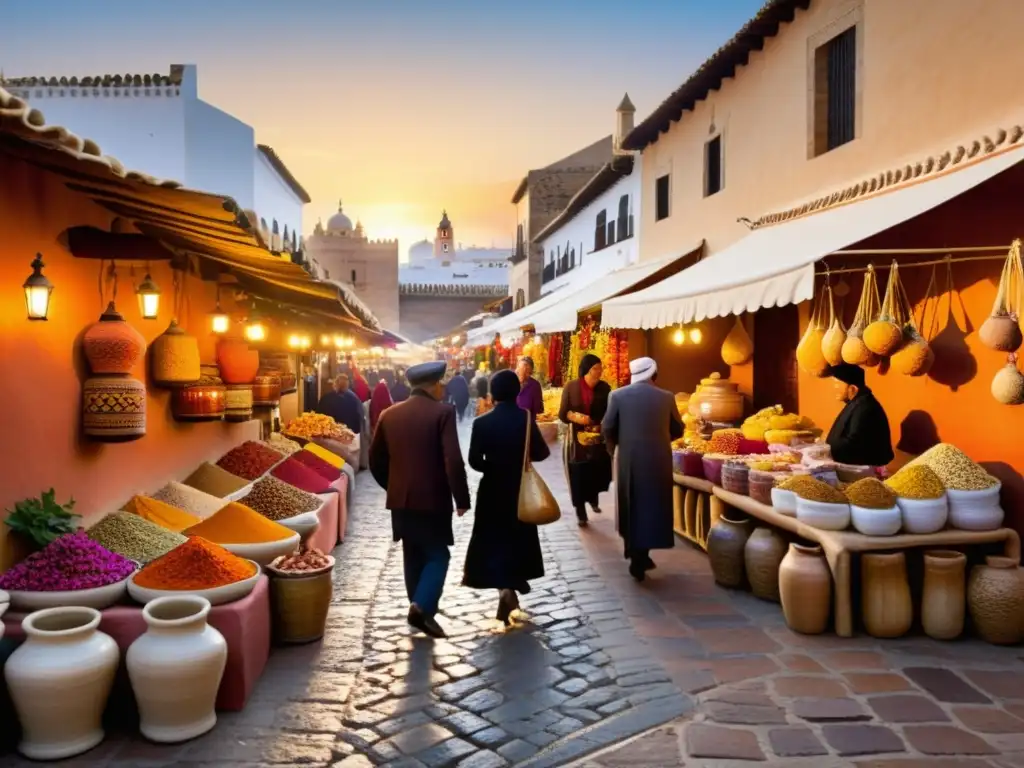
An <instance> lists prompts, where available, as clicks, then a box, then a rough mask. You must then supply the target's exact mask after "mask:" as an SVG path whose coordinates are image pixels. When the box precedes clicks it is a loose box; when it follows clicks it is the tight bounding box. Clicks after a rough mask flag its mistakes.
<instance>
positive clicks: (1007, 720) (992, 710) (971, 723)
mask: <svg viewBox="0 0 1024 768" xmlns="http://www.w3.org/2000/svg"><path fill="white" fill-rule="evenodd" d="M953 716H954V717H956V719H957V720H959V721H960V722H961V723H963V724H964V725H965V726H967V727H968V728H970V729H971V730H972V731H977V732H978V733H1024V720H1022V719H1021V718H1019V717H1016V716H1014V715H1011V714H1010V713H1009V712H1006V711H1005V710H1002V709H998V708H996V707H953Z"/></svg>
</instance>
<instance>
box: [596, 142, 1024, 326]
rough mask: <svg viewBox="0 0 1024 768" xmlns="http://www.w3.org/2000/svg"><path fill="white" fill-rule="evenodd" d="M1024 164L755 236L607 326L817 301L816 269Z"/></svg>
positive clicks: (636, 300)
mask: <svg viewBox="0 0 1024 768" xmlns="http://www.w3.org/2000/svg"><path fill="white" fill-rule="evenodd" d="M1021 160H1024V147H1022V146H1011V147H1010V148H1008V149H1006V150H1004V151H1001V152H998V153H995V154H992V155H989V156H987V157H984V159H980V160H977V161H975V162H972V163H970V164H966V163H965V164H963V165H956V166H955V168H956V169H955V170H952V171H950V172H947V173H944V174H942V175H935V176H929V177H927V178H926V179H921V180H917V181H913V182H911V183H909V184H907V185H905V186H901V187H896V188H894V189H892V190H891V191H886V192H882V193H879V194H875V195H873V196H871V197H866V198H864V199H861V200H854V201H852V202H849V203H846V204H841V205H837V206H836V207H833V208H829V209H826V210H824V211H821V212H820V213H810V214H808V215H804V216H801V217H799V218H793V219H791V220H789V221H786V222H785V223H782V224H776V225H774V226H767V227H764V228H763V229H757V230H754V231H753V232H751V233H750V234H749V235H747V236H746V237H744V238H743V239H742V240H740V241H738V242H736V243H734V244H733V245H731V246H729V247H728V248H726V249H725V250H723V251H721V252H720V253H717V254H715V255H713V256H711V257H709V258H707V259H705V260H704V261H701V262H699V263H697V264H695V265H694V266H693V267H691V268H690V269H687V270H684V271H682V272H680V273H679V274H677V275H674V276H673V277H670V278H668V279H666V280H663V281H662V282H660V283H658V284H656V285H653V286H651V287H650V288H647V289H645V290H642V291H637V292H635V293H631V294H629V295H627V296H620V297H619V298H616V299H611V300H609V301H607V302H605V304H604V307H603V309H602V320H601V323H602V325H606V326H608V327H612V328H663V327H665V326H669V325H674V324H675V323H691V322H696V321H699V320H704V319H706V318H712V317H721V316H725V315H735V314H740V313H743V312H753V311H755V310H757V309H760V308H762V307H774V306H784V305H786V304H793V303H799V302H802V301H809V300H811V299H812V298H814V264H815V262H817V261H818V260H819V259H821V258H823V257H825V256H827V255H828V254H830V253H832V252H833V251H837V250H840V249H842V248H846V247H849V246H850V245H852V244H854V243H857V242H860V241H861V240H864V239H866V238H868V237H871V236H873V235H876V234H878V233H879V232H883V231H885V230H886V229H889V228H890V227H893V226H895V225H897V224H900V223H901V222H904V221H907V220H909V219H911V218H913V217H915V216H918V215H920V214H922V213H924V212H926V211H929V210H931V209H932V208H935V207H936V206H938V205H941V204H942V203H944V202H946V201H948V200H952V199H953V198H955V197H957V196H958V195H960V194H963V193H964V192H966V191H967V190H969V189H971V188H972V187H975V186H977V185H978V184H981V183H982V182H984V181H986V180H988V179H990V178H992V177H993V176H995V175H997V174H999V173H1001V172H1003V171H1005V170H1007V169H1008V168H1011V167H1013V166H1014V165H1016V164H1017V163H1019V162H1021Z"/></svg>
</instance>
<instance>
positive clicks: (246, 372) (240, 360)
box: [217, 338, 260, 384]
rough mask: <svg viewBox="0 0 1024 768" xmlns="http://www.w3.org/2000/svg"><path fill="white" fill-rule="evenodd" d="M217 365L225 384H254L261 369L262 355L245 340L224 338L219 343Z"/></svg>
mask: <svg viewBox="0 0 1024 768" xmlns="http://www.w3.org/2000/svg"><path fill="white" fill-rule="evenodd" d="M217 365H218V366H219V367H220V377H221V379H223V381H224V383H225V384H252V382H253V380H254V379H255V378H256V373H257V371H259V369H260V353H259V352H258V351H257V350H255V349H250V348H249V343H248V342H247V341H245V339H229V338H223V339H221V340H220V341H218V342H217Z"/></svg>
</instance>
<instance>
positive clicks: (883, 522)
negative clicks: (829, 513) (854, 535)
mask: <svg viewBox="0 0 1024 768" xmlns="http://www.w3.org/2000/svg"><path fill="white" fill-rule="evenodd" d="M850 518H851V519H852V520H853V527H854V528H856V529H857V531H858V532H859V533H863V534H864V535H865V536H894V535H895V534H897V533H899V531H900V527H901V526H902V525H903V516H902V515H901V514H900V508H899V507H892V508H891V509H868V508H867V507H858V506H857V505H856V504H851V505H850Z"/></svg>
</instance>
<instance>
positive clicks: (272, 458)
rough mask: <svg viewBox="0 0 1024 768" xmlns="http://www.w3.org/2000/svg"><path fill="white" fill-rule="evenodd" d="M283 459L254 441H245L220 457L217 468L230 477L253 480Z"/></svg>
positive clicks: (272, 450) (275, 452) (278, 454)
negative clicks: (228, 473) (236, 476)
mask: <svg viewBox="0 0 1024 768" xmlns="http://www.w3.org/2000/svg"><path fill="white" fill-rule="evenodd" d="M283 458H284V456H282V455H281V454H280V453H278V452H277V451H275V450H274V449H273V448H268V447H267V446H265V445H263V443H260V442H257V441H256V440H247V441H246V442H244V443H242V444H241V445H239V446H237V447H235V448H232V449H231V450H230V451H228V452H227V453H225V454H224V455H223V456H221V457H220V461H218V462H217V466H218V467H220V468H221V469H226V470H227V471H228V472H230V473H231V474H232V475H238V476H239V477H244V478H245V479H246V480H255V479H256V478H257V477H259V476H260V475H262V474H264V473H265V472H266V471H267V470H268V469H270V468H271V467H272V466H274V465H275V464H277V462H279V461H280V460H281V459H283Z"/></svg>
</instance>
